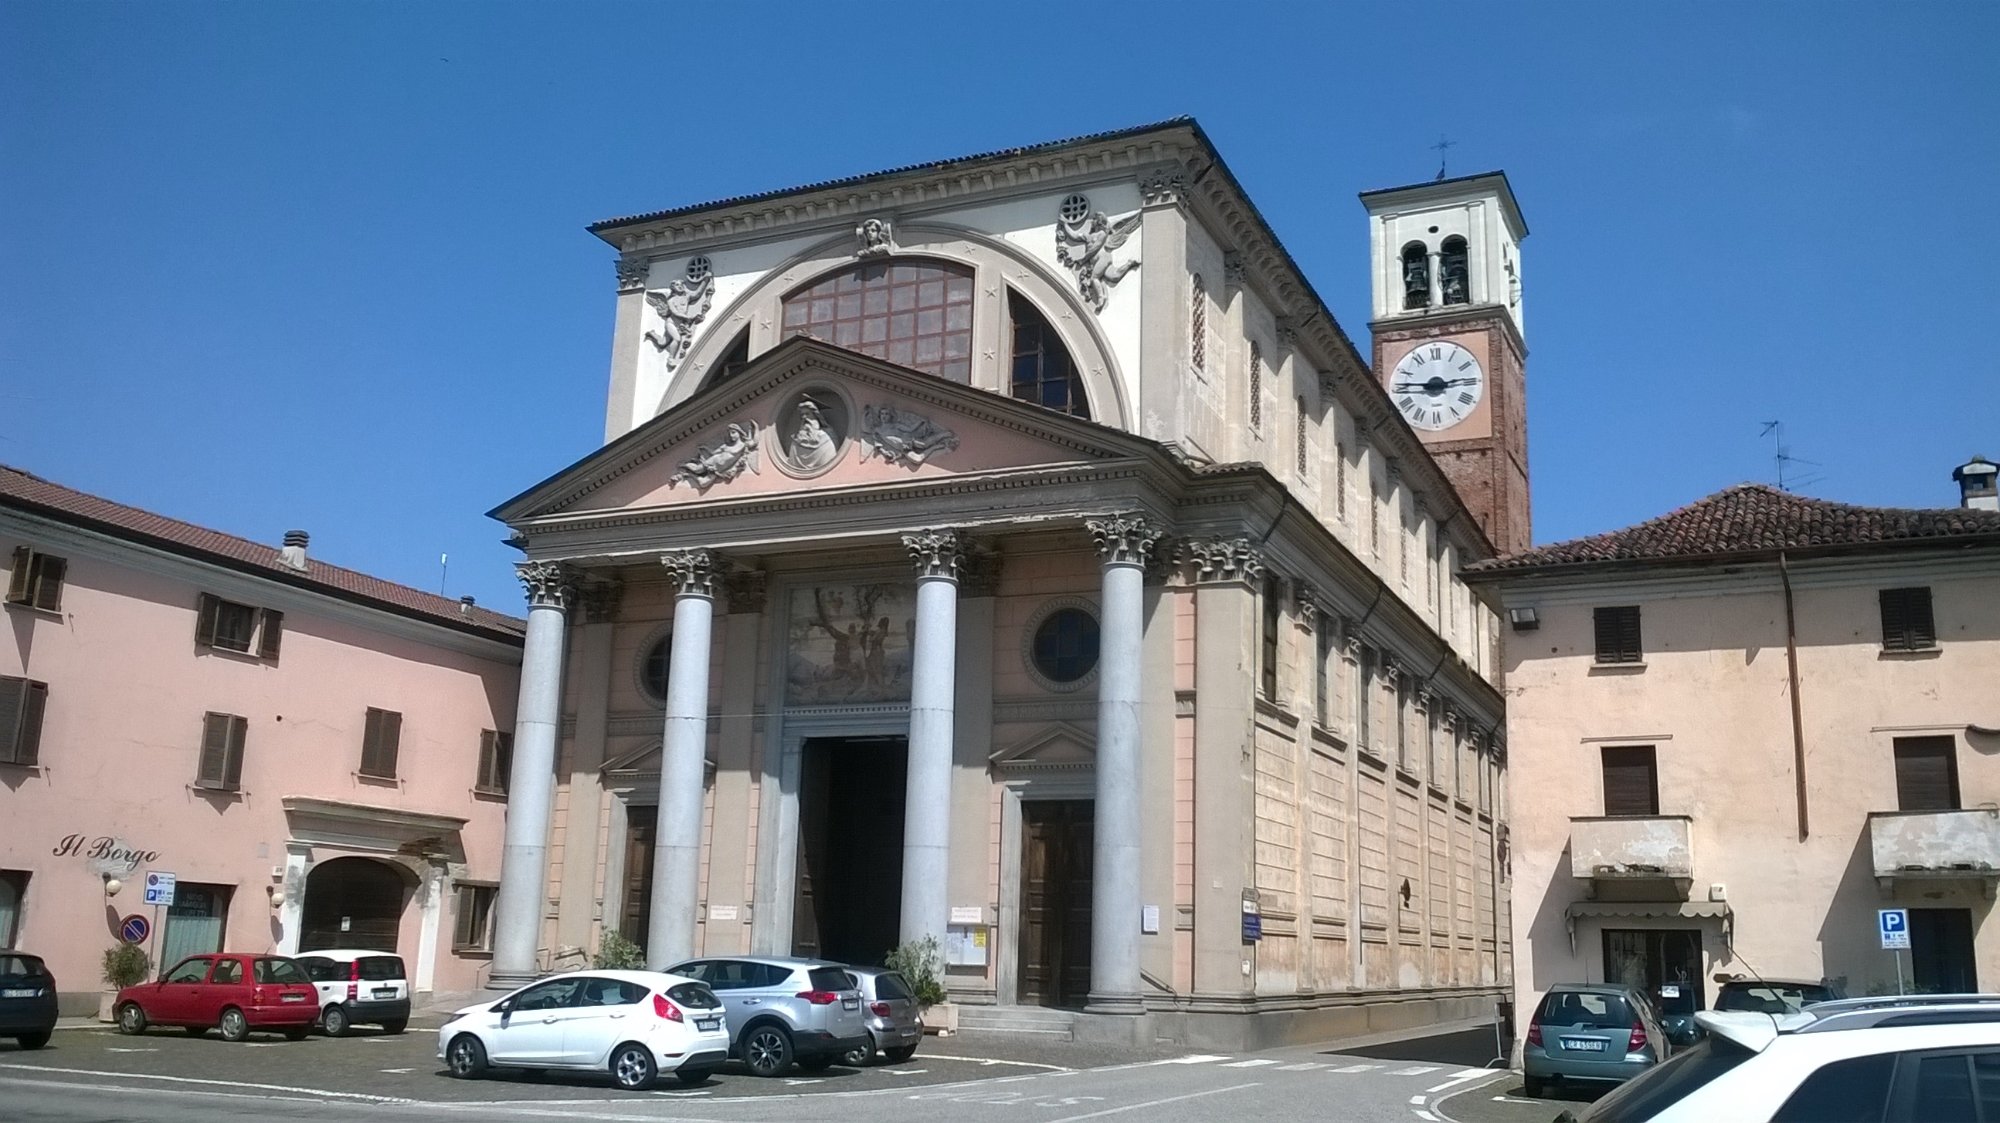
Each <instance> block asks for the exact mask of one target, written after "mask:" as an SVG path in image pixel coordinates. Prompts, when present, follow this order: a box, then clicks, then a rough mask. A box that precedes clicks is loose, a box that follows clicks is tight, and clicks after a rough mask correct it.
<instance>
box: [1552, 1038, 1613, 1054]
mask: <svg viewBox="0 0 2000 1123" xmlns="http://www.w3.org/2000/svg"><path fill="white" fill-rule="evenodd" d="M1562 1043H1563V1048H1565V1049H1568V1050H1569V1051H1570V1052H1572V1053H1602V1052H1603V1051H1604V1042H1602V1041H1600V1040H1598V1039H1597V1038H1595V1037H1565V1038H1563V1039H1562Z"/></svg>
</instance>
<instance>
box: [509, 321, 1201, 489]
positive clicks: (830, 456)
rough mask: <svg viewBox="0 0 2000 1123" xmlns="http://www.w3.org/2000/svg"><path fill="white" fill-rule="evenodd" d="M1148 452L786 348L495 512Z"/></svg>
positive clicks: (983, 397) (1102, 433)
mask: <svg viewBox="0 0 2000 1123" xmlns="http://www.w3.org/2000/svg"><path fill="white" fill-rule="evenodd" d="M1166 455H1167V454H1166V453H1165V450H1164V449H1163V448H1162V447H1161V446H1159V445H1157V444H1155V443H1154V442H1152V441H1148V440H1145V439H1143V438H1140V437H1135V436H1133V435H1132V434H1129V433H1125V432H1123V431H1121V430H1117V429H1112V428H1108V427H1106V426H1103V425H1097V424H1094V423H1092V422H1089V421H1082V420H1079V419H1077V418H1073V417H1070V416H1068V415H1066V414H1062V413H1057V412H1055V411H1053V410H1047V409H1042V408H1040V407H1037V406H1033V405H1029V404H1027V403H1024V402H1019V401H1015V400H1014V399H1012V398H1007V397H1002V396H1000V395H997V394H993V393H989V392H987V391H984V390H978V389H974V388H972V387H969V386H963V385H959V384H957V383H954V382H948V381H946V380H944V379H941V378H937V377H935V376H932V375H929V374H926V373H924V372H921V371H915V370H910V369H908V368H905V367H899V366H896V365H895V364H892V363H888V362H884V361H882V360H879V359H874V358H870V357H868V356H865V355H859V354H856V353H854V352H851V351H847V350H845V349H842V348H838V347H834V346H832V345H830V344H826V343H822V342H819V341H817V340H813V339H808V338H804V337H801V338H797V339H792V340H788V341H787V342H785V343H784V344H782V345H781V346H779V347H777V348H775V349H773V350H772V351H770V352H769V353H768V354H766V355H763V356H761V357H759V358H758V359H756V360H755V361H753V362H752V363H751V364H750V366H749V367H747V368H746V369H745V370H744V371H743V372H742V373H740V374H738V375H736V376H735V377H734V378H732V379H730V380H729V381H728V382H725V383H723V384H721V385H719V386H715V387H711V388H710V389H708V390H705V391H703V392H702V393H700V394H698V395H696V396H695V397H693V398H690V399H689V400H687V401H686V402H683V403H681V404H680V405H677V406H675V407H674V408H672V409H670V410H668V411H667V412H665V413H663V414H661V415H660V416H658V417H656V418H654V419H652V420H651V421H649V422H647V423H646V424H644V425H641V426H640V427H639V428H637V429H635V430H633V431H632V432H630V433H627V434H626V435H625V436H623V437H620V438H619V439H618V440H616V441H613V442H612V443H610V444H608V445H606V446H605V447H604V448H602V449H599V450H598V451H597V452H594V453H592V454H591V455H589V456H587V457H584V458H583V459H582V460H580V461H578V462H577V463H575V464H573V465H571V466H570V467H568V468H566V469H564V470H563V471H561V472H558V473H557V474H556V475H554V476H551V477H550V478H549V479H547V480H545V481H543V482H542V483H540V484H537V485H536V486H535V487H533V488H531V489H529V490H528V491H526V492H523V493H522V494H521V495H519V496H516V497H515V498H513V499H511V500H509V501H507V502H506V503H505V504H502V505H501V506H500V507H498V508H496V509H495V510H494V511H493V512H492V515H493V517H495V518H498V519H500V520H502V521H504V522H507V523H510V524H511V523H519V522H522V521H524V520H531V519H535V518H538V517H542V516H551V515H577V514H584V513H589V512H611V511H621V510H632V509H645V508H662V507H672V506H676V505H687V504H699V503H704V502H713V501H717V500H742V499H754V498H758V497H762V496H774V495H796V494H798V493H800V492H807V491H816V490H830V489H854V488H864V489H867V488H882V489H888V490H894V489H895V488H896V487H897V486H898V485H903V484H909V483H912V482H921V483H931V482H936V481H937V480H939V479H940V478H944V477H952V476H978V475H982V474H987V475H990V474H1005V473H1009V472H1016V471H1020V470H1023V469H1035V468H1042V467H1053V466H1060V465H1090V464H1103V463H1106V462H1111V461H1118V460H1125V459H1130V458H1134V457H1147V458H1152V457H1162V458H1164V457H1165V456H1166Z"/></svg>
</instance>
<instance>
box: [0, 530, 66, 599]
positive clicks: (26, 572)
mask: <svg viewBox="0 0 2000 1123" xmlns="http://www.w3.org/2000/svg"><path fill="white" fill-rule="evenodd" d="M68 572H69V563H68V562H66V561H64V560H63V559H61V558H58V557H54V556H52V555H49V554H42V553H37V552H35V550H34V549H32V548H31V547H28V546H16V547H14V568H13V569H12V570H11V571H9V572H8V574H7V603H8V604H25V605H27V606H28V607H30V608H39V609H41V610H42V611H43V612H60V611H62V591H63V575H64V574H66V573H68Z"/></svg>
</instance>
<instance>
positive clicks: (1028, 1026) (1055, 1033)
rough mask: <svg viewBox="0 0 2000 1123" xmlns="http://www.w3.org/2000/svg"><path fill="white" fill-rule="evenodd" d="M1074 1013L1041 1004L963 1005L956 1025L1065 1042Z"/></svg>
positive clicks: (983, 1030)
mask: <svg viewBox="0 0 2000 1123" xmlns="http://www.w3.org/2000/svg"><path fill="white" fill-rule="evenodd" d="M1077 1016H1078V1015H1077V1014H1076V1013H1074V1012H1073V1011H1069V1010H1051V1009H1048V1008H1047V1007H1043V1006H963V1007H960V1008H959V1014H958V1028H959V1029H960V1030H961V1031H965V1030H978V1031H982V1032H992V1033H1020V1034H1034V1035H1036V1036H1039V1037H1047V1038H1050V1039H1052V1040H1062V1041H1067V1040H1069V1039H1070V1034H1071V1029H1072V1027H1073V1026H1075V1024H1076V1019H1077Z"/></svg>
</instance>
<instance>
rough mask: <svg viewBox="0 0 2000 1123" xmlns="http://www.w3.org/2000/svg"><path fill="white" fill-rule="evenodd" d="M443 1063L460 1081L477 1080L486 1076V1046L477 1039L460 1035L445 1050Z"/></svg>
mask: <svg viewBox="0 0 2000 1123" xmlns="http://www.w3.org/2000/svg"><path fill="white" fill-rule="evenodd" d="M444 1063H445V1067H446V1068H448V1069H450V1070H451V1074H452V1075H453V1076H456V1077H458V1078H459V1079H460V1080H474V1079H477V1078H479V1077H481V1076H484V1075H486V1046H484V1045H481V1044H480V1043H479V1039H478V1038H477V1037H474V1036H472V1035H471V1034H469V1033H461V1034H459V1035H458V1036H457V1037H454V1038H452V1039H451V1044H450V1045H449V1046H447V1047H446V1048H445V1051H444Z"/></svg>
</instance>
